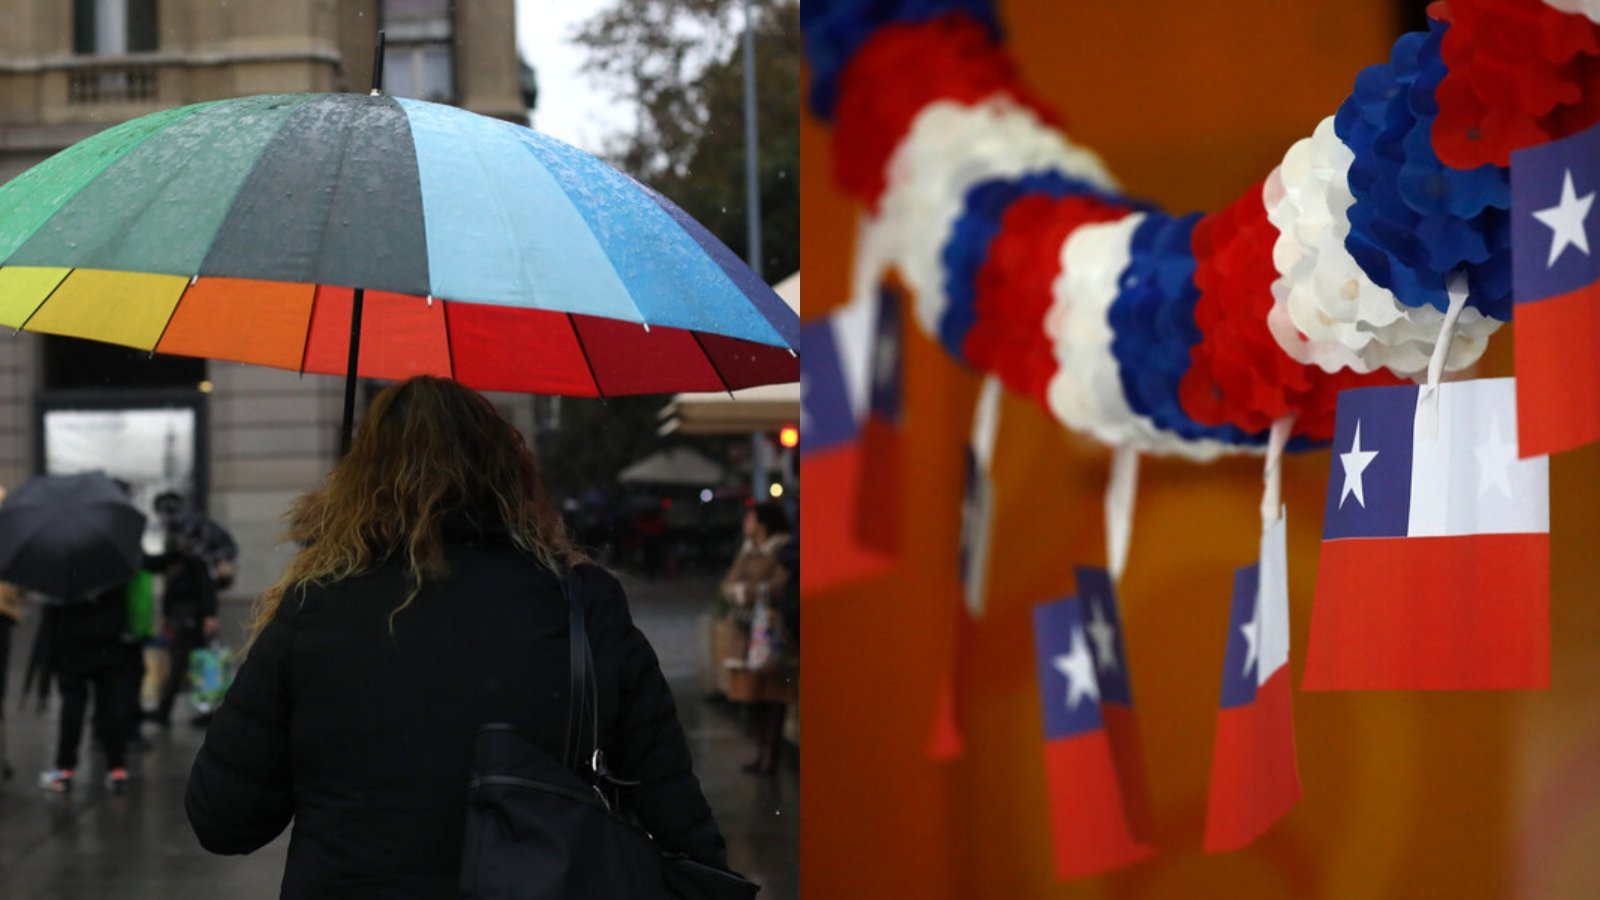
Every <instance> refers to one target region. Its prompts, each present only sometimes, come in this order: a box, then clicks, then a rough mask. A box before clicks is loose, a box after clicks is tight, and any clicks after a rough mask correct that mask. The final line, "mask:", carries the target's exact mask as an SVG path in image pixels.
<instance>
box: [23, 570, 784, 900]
mask: <svg viewBox="0 0 1600 900" xmlns="http://www.w3.org/2000/svg"><path fill="white" fill-rule="evenodd" d="M712 590H713V588H712V586H711V583H710V582H702V581H699V580H684V581H679V582H676V583H666V584H662V583H655V584H640V583H629V595H630V597H631V598H632V601H633V609H634V618H635V619H636V620H637V621H638V623H639V626H640V627H641V628H642V629H643V630H644V632H645V633H646V634H647V635H648V636H649V637H650V640H651V642H652V643H653V644H654V645H655V647H656V651H657V653H658V655H659V656H660V657H661V661H662V668H663V670H664V671H665V672H666V673H667V677H668V678H669V680H671V682H672V685H673V692H674V694H675V695H676V697H677V699H678V710H679V715H680V716H681V717H682V719H683V723H684V727H685V729H686V730H687V732H688V735H689V742H690V747H691V749H692V750H693V752H694V757H695V770H696V772H697V773H698V774H699V776H700V779H701V783H702V784H703V786H704V788H705V791H706V796H707V797H708V799H709V800H710V801H711V806H712V809H713V810H714V811H715V812H716V815H717V821H718V824H719V825H720V826H721V827H722V831H723V834H724V835H726V836H727V839H728V854H729V862H730V864H731V865H732V866H733V867H734V868H735V869H738V870H740V871H742V872H744V873H745V874H747V875H748V876H750V877H751V878H753V879H755V880H756V881H759V882H761V883H762V884H763V886H764V887H763V890H762V892H761V897H762V898H763V900H796V898H798V897H799V896H800V890H799V881H800V878H799V859H800V852H799V833H800V827H799V826H800V820H799V811H800V799H799V776H798V774H797V772H795V771H793V770H792V769H789V770H786V771H784V772H782V773H781V774H780V775H779V776H778V777H777V778H773V779H765V778H758V777H755V776H751V775H746V774H744V773H742V772H740V771H739V766H740V764H741V763H743V762H744V761H745V760H746V759H747V758H749V756H751V750H750V746H749V744H748V743H747V741H746V740H745V738H744V736H743V732H742V730H741V728H740V726H739V723H738V721H737V718H736V716H735V715H734V713H733V712H732V711H731V710H729V709H727V708H726V707H722V706H715V705H712V704H709V703H707V702H705V699H704V697H705V688H704V686H703V680H702V674H701V671H700V667H701V663H700V660H701V659H702V657H703V653H702V651H701V646H702V644H701V642H702V637H701V632H700V628H699V625H698V623H697V619H696V617H697V615H698V614H699V612H700V611H701V610H702V609H703V608H704V603H705V599H706V598H708V597H710V596H711V594H712ZM244 609H245V608H244V604H242V603H241V604H236V605H235V604H229V605H228V606H227V607H226V608H225V612H226V613H227V614H229V615H230V616H231V617H237V618H238V619H240V620H242V619H243V615H244ZM36 621H37V615H32V616H30V621H29V622H27V623H25V624H24V625H23V626H22V627H20V628H18V629H17V630H16V633H15V634H14V635H13V644H12V653H11V677H10V679H9V684H8V686H7V693H8V696H7V697H6V698H5V704H6V707H5V709H6V717H7V724H8V725H9V726H10V728H9V731H10V737H9V743H10V748H9V750H10V758H11V761H12V763H13V764H14V765H15V766H16V771H17V775H16V778H15V779H13V780H12V781H9V782H5V783H3V784H0V900H13V898H15V900H31V898H50V900H80V898H82V900H90V898H93V900H100V898H113V900H115V898H130V900H133V898H170V897H191V898H200V897H207V898H209V897H229V898H232V897H243V898H270V897H276V896H278V883H279V881H280V879H281V877H282V873H283V860H284V854H285V853H286V852H287V849H288V844H289V833H288V832H287V831H285V832H284V834H283V835H282V836H281V837H279V838H278V840H276V841H274V842H273V843H272V844H271V845H269V846H267V847H264V848H262V849H261V850H259V851H257V852H255V853H253V854H251V855H249V856H243V857H239V856H228V857H224V856H213V855H211V854H209V853H206V852H205V851H204V850H202V849H201V848H200V846H199V844H197V843H196V842H195V839H194V835H193V833H192V832H191V831H190V830H189V823H188V820H187V819H186V818H185V816H184V811H183V792H184V786H185V783H186V782H187V780H188V775H189V765H190V763H191V761H192V760H193V759H194V755H195V752H196V751H197V750H199V747H200V741H201V738H202V737H203V733H202V732H201V731H200V730H199V729H197V728H194V727H191V726H189V725H186V724H178V725H175V726H174V727H173V728H172V730H171V731H170V732H166V733H162V732H159V731H157V730H156V729H154V728H151V727H147V728H146V732H145V733H146V736H147V737H148V739H149V746H148V747H146V748H143V749H135V750H134V751H132V753H131V754H130V769H131V770H132V774H133V778H134V781H133V783H132V784H131V785H130V786H129V788H128V790H127V792H126V793H123V794H120V795H118V794H111V793H110V792H108V791H107V790H106V789H105V787H104V786H103V785H102V784H101V782H100V777H101V775H102V772H103V767H102V766H101V765H100V764H99V762H98V761H97V760H93V757H92V756H89V755H87V754H88V747H89V740H88V736H87V735H85V753H86V763H85V765H84V766H83V769H87V770H88V771H87V772H84V771H83V770H82V769H80V774H79V780H78V783H77V785H76V786H75V788H74V790H73V792H72V793H71V794H70V795H55V794H50V793H47V792H45V791H43V790H40V789H39V788H38V787H37V786H35V782H36V779H37V777H38V773H39V772H41V771H43V770H44V769H45V768H46V764H47V763H48V761H49V755H50V752H51V750H52V749H53V742H54V740H55V714H54V710H53V708H52V709H51V710H49V711H47V712H46V713H44V714H42V715H41V714H38V713H36V712H34V710H33V708H32V704H31V703H30V704H29V705H28V707H27V708H26V709H22V708H20V704H19V703H18V702H17V699H16V698H17V697H18V696H19V689H20V685H21V681H22V667H23V664H24V661H25V660H26V658H27V648H28V647H29V645H30V642H31V641H32V639H33V632H34V627H33V626H34V623H35V622H36ZM231 633H232V634H239V633H242V632H241V631H233V632H231ZM184 709H185V707H184V706H183V704H182V703H181V702H180V705H179V710H180V711H181V710H184ZM180 721H181V719H180ZM85 730H86V731H87V730H88V729H87V728H86V729H85Z"/></svg>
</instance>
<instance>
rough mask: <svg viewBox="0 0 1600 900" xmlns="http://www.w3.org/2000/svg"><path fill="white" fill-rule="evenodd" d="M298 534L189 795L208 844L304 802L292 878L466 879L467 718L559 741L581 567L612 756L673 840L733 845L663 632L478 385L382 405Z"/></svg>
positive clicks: (322, 884) (360, 893) (603, 733)
mask: <svg viewBox="0 0 1600 900" xmlns="http://www.w3.org/2000/svg"><path fill="white" fill-rule="evenodd" d="M289 522H290V527H289V532H288V537H289V538H290V539H291V540H293V541H294V542H295V543H296V544H298V545H299V548H300V549H299V552H298V553H297V554H296V556H295V558H294V560H293V562H291V563H290V564H289V567H288V569H287V570H286V571H285V572H284V573H283V576H282V577H281V578H280V579H279V580H278V582H277V583H276V584H275V585H273V586H272V587H271V588H269V589H268V590H267V591H266V592H265V593H264V594H262V596H261V597H260V598H259V600H258V601H257V604H256V609H255V616H254V622H253V624H252V628H251V642H250V649H249V655H248V658H247V659H246V661H245V663H244V665H243V666H242V667H241V668H240V670H239V673H238V676H237V678H236V679H235V681H234V683H233V686H232V687H231V688H230V689H229V692H228V696H227V699H226V701H225V702H224V703H223V704H222V706H221V707H220V708H219V709H218V711H217V714H216V718H215V720H214V721H213V723H212V725H211V729H210V731H209V732H208V733H207V735H206V740H205V745H204V746H203V747H202V748H201V750H200V754H199V756H198V757H197V758H196V759H195V763H194V769H193V772H192V773H191V775H190V778H189V790H188V797H187V801H186V805H187V808H188V813H189V820H190V822H191V823H192V825H193V826H194V830H195V833H196V834H197V835H198V836H199V838H200V843H201V844H202V845H204V846H205V848H206V849H208V850H210V851H212V852H213V853H226V854H238V853H249V852H251V851H253V850H255V849H257V848H258V847H261V846H262V845H264V844H266V843H268V842H269V841H271V840H272V839H273V838H275V837H277V835H278V834H279V833H280V832H282V831H283V829H284V828H285V827H286V826H287V825H288V824H289V822H290V820H291V819H292V820H293V821H294V832H293V837H292V839H291V841H290V844H289V858H288V863H287V866H286V869H285V872H284V877H283V885H282V895H283V896H284V897H323V896H328V897H377V896H382V897H391V896H394V897H454V896H456V895H457V883H458V876H459V871H460V865H461V860H460V853H461V844H462V834H463V828H464V823H465V820H466V814H467V808H466V804H467V780H468V771H469V767H470V763H471V755H472V749H473V741H474V735H475V732H476V730H477V728H478V726H479V725H482V724H484V723H487V722H509V723H511V724H513V725H515V726H516V727H517V728H518V729H519V730H521V731H522V732H524V733H525V734H527V735H528V736H530V737H531V738H533V739H534V740H535V741H536V742H537V743H538V744H539V745H540V746H541V747H543V748H544V749H546V750H548V751H549V752H551V753H552V754H557V755H558V758H559V753H560V748H561V746H562V743H563V740H564V738H565V736H566V717H567V712H568V696H567V695H568V688H567V684H568V682H567V678H568V669H567V662H568V660H567V656H568V651H567V646H568V645H567V618H568V616H567V605H566V602H565V600H564V598H563V594H562V581H561V579H562V574H563V573H565V572H567V571H569V570H570V571H572V572H573V573H574V574H575V576H576V578H577V580H578V583H579V586H580V591H581V592H582V595H583V597H584V599H585V606H586V610H587V614H586V618H585V622H586V625H587V628H588V633H589V639H590V642H591V644H592V646H593V653H594V664H595V667H596V677H597V682H598V691H599V699H600V709H601V720H600V723H599V724H600V744H601V746H602V748H603V749H604V751H605V753H606V755H607V757H608V759H609V761H610V763H611V769H612V771H613V772H614V773H615V774H616V775H617V776H618V777H620V778H624V779H632V780H636V781H638V782H640V784H639V786H638V787H636V788H633V789H630V790H629V792H628V797H627V800H628V802H629V803H630V805H631V808H632V809H633V811H634V812H635V813H636V814H637V815H638V817H639V819H640V821H641V824H643V826H644V827H645V828H646V829H647V830H648V831H649V832H650V833H651V834H652V835H653V836H654V837H655V839H656V842H657V844H658V845H659V846H660V847H661V848H662V849H663V850H665V851H677V852H681V853H684V854H686V855H688V856H689V857H691V858H693V859H696V860H699V861H702V862H706V863H711V864H715V865H722V864H723V863H724V856H725V851H724V846H723V841H722V837H721V835H720V834H719V833H718V831H717V826H716V823H715V822H714V821H713V820H712V816H711V810H710V807H709V806H708V805H707V804H706V800H705V797H704V795H703V794H702V792H701V790H700V785H699V782H698V781H697V780H696V778H695V776H694V773H693V771H692V770H691V768H690V758H689V750H688V746H687V744H686V743H685V740H684V733H683V729H682V727H681V726H680V724H679V722H678V717H677V713H676V709H675V707H674V705H673V700H672V695H671V693H670V692H669V691H668V689H667V683H666V681H665V679H664V678H663V677H662V674H661V669H660V666H659V664H658V663H657V661H656V655H655V652H654V651H653V650H652V649H651V647H650V644H649V643H648V642H647V641H646V640H645V637H644V635H643V634H641V633H640V631H639V629H638V628H637V627H635V626H634V624H633V621H632V619H631V618H630V616H629V612H628V604H627V600H626V598H625V597H624V595H623V592H622V588H621V586H620V585H619V584H618V583H617V581H616V579H615V578H613V577H612V576H611V575H610V574H609V573H607V572H606V571H604V570H603V569H600V568H599V567H597V566H594V565H591V564H589V563H588V562H587V561H586V560H585V559H584V558H583V556H582V554H580V553H579V551H578V550H577V549H576V548H575V547H574V546H573V544H572V542H571V540H570V538H569V537H568V535H567V532H566V530H565V528H564V526H563V524H562V522H561V518H560V516H559V515H558V514H557V512H556V511H555V509H554V507H553V506H552V505H551V503H550V502H549V498H548V497H547V496H546V492H545V488H544V485H543V483H542V481H541V479H540V475H539V467H538V463H537V461H536V459H535V458H534V456H533V454H532V453H531V452H530V451H529V449H528V447H527V445H526V444H525V443H524V441H523V439H522V436H521V435H520V434H519V433H518V432H517V431H516V429H515V428H513V427H512V426H511V424H510V423H508V422H507V421H505V419H503V418H502V417H501V416H500V415H499V414H498V413H497V412H496V411H495V409H494V407H493V406H492V405H491V404H490V403H489V401H488V400H486V399H485V398H484V397H483V396H481V395H480V394H477V393H476V392H474V391H471V390H469V389H467V388H465V387H463V386H461V385H459V384H456V383H455V382H452V381H448V380H444V379H439V378H432V377H420V378H414V379H412V380H410V381H407V382H404V383H402V384H399V385H395V386H393V387H390V388H388V389H387V390H385V391H383V392H382V393H381V394H379V395H378V397H377V398H376V399H375V400H374V401H373V403H372V407H371V409H370V410H369V411H368V413H367V416H366V419H365V421H363V422H362V424H361V428H360V430H359V432H358V433H357V435H356V439H355V442H354V444H353V445H352V446H351V448H350V453H349V455H347V456H346V457H345V458H344V459H343V460H342V461H340V463H339V464H338V466H337V467H335V468H334V470H333V472H332V473H331V474H330V475H329V476H328V479H327V481H326V482H324V483H323V485H322V486H321V487H320V488H318V489H317V490H315V491H313V492H311V493H310V494H307V495H306V496H304V497H302V498H301V499H300V500H299V501H298V502H297V503H296V504H295V506H294V508H293V510H292V512H291V514H290V517H289Z"/></svg>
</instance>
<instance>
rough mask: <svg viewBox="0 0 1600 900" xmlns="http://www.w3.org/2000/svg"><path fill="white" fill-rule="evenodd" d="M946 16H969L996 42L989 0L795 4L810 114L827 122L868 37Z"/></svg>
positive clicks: (995, 21) (831, 0) (995, 23)
mask: <svg viewBox="0 0 1600 900" xmlns="http://www.w3.org/2000/svg"><path fill="white" fill-rule="evenodd" d="M950 13H964V14H966V15H968V16H970V17H971V18H972V19H974V20H975V21H977V22H978V23H979V24H981V25H983V26H984V27H985V28H987V29H988V30H989V34H990V36H991V37H993V38H994V39H995V40H996V41H997V42H998V41H999V40H1000V37H1001V30H1000V17H999V15H998V13H997V12H996V11H995V8H994V0H805V2H804V3H802V4H800V26H801V28H802V29H803V30H804V32H805V53H806V61H807V62H809V63H810V64H811V109H812V112H814V113H816V115H817V116H818V117H820V118H823V119H830V118H832V117H833V108H834V106H835V105H836V104H837V103H838V102H839V75H840V73H842V72H843V71H844V68H845V66H846V65H848V64H849V63H850V60H851V58H852V57H854V56H855V55H856V52H857V51H859V50H860V49H861V47H862V45H863V44H865V43H866V42H867V40H868V39H869V38H871V37H872V34H873V32H875V31H877V30H878V29H880V28H882V27H884V26H885V25H892V24H895V23H906V24H915V23H919V22H927V21H929V20H931V19H936V18H938V17H940V16H943V15H947V14H950Z"/></svg>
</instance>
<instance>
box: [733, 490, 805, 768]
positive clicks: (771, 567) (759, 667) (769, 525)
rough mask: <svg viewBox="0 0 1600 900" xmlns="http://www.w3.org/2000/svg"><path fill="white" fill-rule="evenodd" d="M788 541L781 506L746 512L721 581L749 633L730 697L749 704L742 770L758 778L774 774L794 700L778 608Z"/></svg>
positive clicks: (784, 580) (784, 582)
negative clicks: (749, 750) (751, 741)
mask: <svg viewBox="0 0 1600 900" xmlns="http://www.w3.org/2000/svg"><path fill="white" fill-rule="evenodd" d="M788 541H789V515H788V513H786V512H784V510H783V506H782V505H781V504H779V503H778V502H776V501H772V500H769V501H766V502H764V503H758V504H756V505H755V506H753V507H751V508H750V509H749V510H748V511H747V512H746V513H745V516H744V544H743V546H742V547H741V548H740V550H739V555H738V556H736V557H735V558H734V560H733V565H732V566H730V567H729V568H728V574H727V575H726V576H724V577H723V579H722V596H723V598H724V599H725V600H727V602H728V605H729V610H730V615H731V616H732V617H733V619H734V621H735V622H738V623H740V625H741V626H742V627H743V628H744V629H746V631H747V633H748V634H749V647H748V651H747V655H746V659H745V666H744V667H743V669H742V670H741V669H736V670H735V673H734V674H735V677H734V678H733V679H732V681H731V687H730V689H729V699H731V700H735V701H737V702H741V703H746V704H748V707H747V708H748V711H749V720H750V730H751V733H752V735H753V736H754V738H755V742H756V756H755V759H753V760H751V761H750V762H749V763H748V764H746V765H745V766H744V770H745V771H746V772H754V773H757V774H762V775H771V774H774V773H776V772H777V771H778V765H779V762H780V761H781V758H782V755H783V719H784V715H785V713H786V711H787V707H788V705H789V704H790V703H793V702H794V698H795V689H794V673H793V667H792V665H791V653H790V650H789V648H788V647H787V646H786V644H787V641H785V640H784V638H783V627H782V615H781V611H779V609H778V602H779V600H780V598H781V594H782V592H783V591H784V589H785V587H786V586H787V585H788V583H789V580H790V578H791V573H790V571H789V569H788V568H786V567H785V566H784V565H783V563H782V562H781V561H780V559H779V557H780V553H781V551H782V550H783V548H784V545H785V544H787V543H788ZM763 644H765V649H763V646H762V645H763Z"/></svg>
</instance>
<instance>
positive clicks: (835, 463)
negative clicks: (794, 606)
mask: <svg viewBox="0 0 1600 900" xmlns="http://www.w3.org/2000/svg"><path fill="white" fill-rule="evenodd" d="M859 318H860V314H859V312H858V311H857V310H855V309H847V310H846V311H845V312H843V313H840V314H837V315H835V316H828V317H824V318H823V319H821V320H819V321H815V322H808V323H806V324H804V325H802V326H801V331H800V339H801V341H802V342H803V343H802V353H801V354H800V472H801V475H800V478H801V483H802V484H804V485H805V487H806V490H805V491H804V492H803V494H802V497H803V507H804V508H803V514H804V515H805V516H806V517H807V518H809V519H810V520H811V521H813V522H838V521H840V520H843V519H844V518H845V517H847V516H849V515H850V514H851V512H852V504H854V503H855V498H856V494H857V492H858V490H859V489H860V484H861V482H862V459H861V447H860V428H859V426H858V424H857V421H856V415H855V412H854V410H855V409H856V408H857V404H855V403H852V401H851V390H850V378H849V377H848V372H847V367H846V365H845V359H846V355H847V353H848V350H846V349H845V348H846V347H848V343H847V342H846V341H845V340H842V338H844V337H846V336H847V335H848V331H849V327H850V325H851V324H853V323H854V320H855V319H859ZM800 552H801V553H802V554H803V556H802V561H801V567H802V568H804V569H805V578H803V579H801V581H800V591H801V593H802V594H811V593H820V592H822V591H826V590H829V589H831V588H833V587H836V586H838V585H840V584H844V583H847V582H850V581H854V580H856V579H859V578H864V577H867V576H869V575H872V574H876V573H878V572H882V571H886V570H887V569H888V568H889V567H890V564H891V560H890V559H888V558H887V557H885V556H883V555H881V554H878V553H874V552H872V551H871V550H869V549H867V548H865V547H862V546H861V545H859V544H858V543H857V542H856V540H855V537H854V534H853V533H852V531H851V529H848V528H817V529H812V530H809V531H807V532H806V541H805V544H804V546H803V547H802V549H801V551H800Z"/></svg>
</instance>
